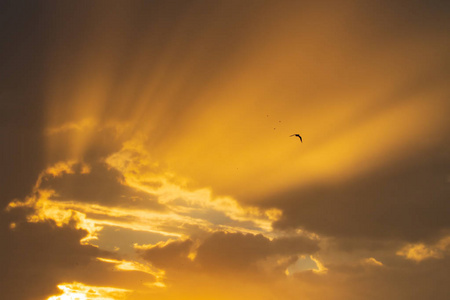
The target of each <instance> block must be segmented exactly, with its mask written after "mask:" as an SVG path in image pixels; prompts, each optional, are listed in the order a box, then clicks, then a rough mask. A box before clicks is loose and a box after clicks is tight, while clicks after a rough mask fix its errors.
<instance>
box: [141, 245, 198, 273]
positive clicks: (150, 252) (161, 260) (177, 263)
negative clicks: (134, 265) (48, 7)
mask: <svg viewBox="0 0 450 300" xmlns="http://www.w3.org/2000/svg"><path fill="white" fill-rule="evenodd" d="M192 246H193V242H192V240H185V241H172V242H168V243H166V244H164V245H157V246H155V247H153V248H150V249H146V250H137V251H138V253H140V255H141V256H142V257H143V258H144V259H146V260H148V261H150V262H151V263H152V264H153V265H155V267H157V268H161V269H166V268H169V269H174V268H175V269H176V268H185V267H186V266H188V265H191V264H192V262H191V261H190V260H189V259H188V255H189V252H190V251H191V248H192Z"/></svg>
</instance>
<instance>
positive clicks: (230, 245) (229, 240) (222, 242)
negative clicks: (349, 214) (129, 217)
mask: <svg viewBox="0 0 450 300" xmlns="http://www.w3.org/2000/svg"><path fill="white" fill-rule="evenodd" d="M136 248H137V251H138V253H139V254H140V255H141V256H142V257H143V258H145V259H146V260H148V261H149V262H151V263H152V264H154V265H155V266H156V267H158V268H161V269H168V270H170V271H171V272H174V271H175V272H180V271H182V272H186V271H187V270H190V271H192V272H206V273H211V274H216V275H217V274H221V272H231V273H233V272H255V271H257V270H260V271H264V272H266V274H271V273H273V272H274V271H276V272H278V273H279V274H284V271H285V269H286V268H287V267H288V266H289V265H290V264H293V263H295V261H296V260H297V257H298V256H299V255H303V254H311V253H315V252H317V251H318V250H319V247H318V241H317V240H311V239H309V238H306V237H304V236H294V237H284V238H275V239H273V240H270V239H268V238H266V237H264V236H263V235H261V234H258V235H254V234H243V233H239V232H238V233H227V232H223V231H218V232H215V233H212V234H210V235H208V236H206V237H205V238H203V239H200V240H197V241H193V240H191V239H188V240H178V241H168V242H164V243H159V244H156V245H149V246H137V247H136Z"/></svg>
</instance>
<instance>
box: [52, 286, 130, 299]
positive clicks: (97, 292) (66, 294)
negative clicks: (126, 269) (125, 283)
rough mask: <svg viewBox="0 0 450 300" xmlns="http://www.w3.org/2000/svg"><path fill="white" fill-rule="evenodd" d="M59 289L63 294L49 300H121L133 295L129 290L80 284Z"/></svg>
mask: <svg viewBox="0 0 450 300" xmlns="http://www.w3.org/2000/svg"><path fill="white" fill-rule="evenodd" d="M58 288H59V289H60V290H61V291H62V294H61V295H56V296H51V297H49V298H47V300H119V299H124V298H125V297H126V296H127V295H128V294H130V293H131V291H130V290H127V289H119V288H114V287H99V286H89V285H85V284H83V283H80V282H73V283H62V284H59V285H58Z"/></svg>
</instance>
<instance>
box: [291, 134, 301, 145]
mask: <svg viewBox="0 0 450 300" xmlns="http://www.w3.org/2000/svg"><path fill="white" fill-rule="evenodd" d="M290 136H298V138H299V139H300V142H301V143H303V140H302V137H301V136H300V134H298V133H296V134H292V135H290Z"/></svg>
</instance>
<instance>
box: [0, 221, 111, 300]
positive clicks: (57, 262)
mask: <svg viewBox="0 0 450 300" xmlns="http://www.w3.org/2000/svg"><path fill="white" fill-rule="evenodd" d="M8 219H9V220H8ZM6 220H8V221H9V222H11V221H12V220H15V219H11V218H10V217H8V216H5V215H2V222H1V228H0V231H1V235H2V240H4V241H8V242H7V243H2V246H1V247H0V252H1V253H0V264H1V266H2V268H1V270H2V271H1V272H0V276H1V280H0V282H1V290H2V295H3V297H6V298H8V299H44V297H46V296H50V294H51V293H53V292H54V291H55V287H56V285H57V284H58V283H59V282H60V280H61V278H62V277H70V274H75V273H78V274H80V272H81V273H83V272H84V270H87V269H90V268H89V265H90V264H91V263H92V261H93V260H95V257H96V256H98V255H101V254H102V253H103V251H101V250H99V249H98V248H95V247H93V246H90V245H81V244H80V240H81V239H82V238H83V237H84V236H85V235H86V232H85V231H82V230H77V229H75V228H73V227H71V226H68V225H67V226H61V227H58V226H56V224H55V223H54V222H52V221H47V222H41V223H24V222H19V223H17V225H16V226H15V227H14V228H13V229H10V228H9V226H8V222H6ZM16 222H17V221H16ZM104 255H107V254H106V253H104ZM23 286H26V288H18V287H23Z"/></svg>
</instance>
